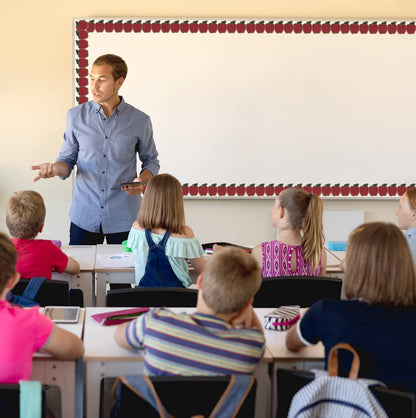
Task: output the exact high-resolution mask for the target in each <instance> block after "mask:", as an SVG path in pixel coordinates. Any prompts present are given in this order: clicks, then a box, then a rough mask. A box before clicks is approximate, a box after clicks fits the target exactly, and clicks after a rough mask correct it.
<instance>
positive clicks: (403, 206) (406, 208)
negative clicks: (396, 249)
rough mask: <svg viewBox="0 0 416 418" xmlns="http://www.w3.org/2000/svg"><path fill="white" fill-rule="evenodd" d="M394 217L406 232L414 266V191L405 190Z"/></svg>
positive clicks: (415, 212)
mask: <svg viewBox="0 0 416 418" xmlns="http://www.w3.org/2000/svg"><path fill="white" fill-rule="evenodd" d="M396 216H397V223H398V225H399V228H400V229H405V230H406V234H405V235H406V238H407V242H408V243H409V246H410V251H411V253H412V257H413V262H414V263H415V264H416V189H410V190H407V191H406V193H405V194H404V195H403V196H402V197H401V198H400V203H399V207H398V209H397V210H396Z"/></svg>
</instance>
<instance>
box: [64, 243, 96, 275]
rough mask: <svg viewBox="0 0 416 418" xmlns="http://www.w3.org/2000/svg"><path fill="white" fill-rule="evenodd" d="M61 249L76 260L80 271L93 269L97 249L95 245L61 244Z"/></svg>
mask: <svg viewBox="0 0 416 418" xmlns="http://www.w3.org/2000/svg"><path fill="white" fill-rule="evenodd" d="M61 250H62V251H63V252H64V253H65V254H66V255H67V256H68V257H72V258H73V259H74V260H76V261H78V263H79V265H80V267H81V271H94V268H95V254H96V250H97V247H96V246H95V245H63V246H62V247H61Z"/></svg>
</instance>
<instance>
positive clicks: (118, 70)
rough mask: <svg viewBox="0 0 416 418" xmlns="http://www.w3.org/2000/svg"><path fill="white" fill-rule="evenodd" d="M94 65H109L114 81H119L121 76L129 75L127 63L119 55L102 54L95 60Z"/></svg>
mask: <svg viewBox="0 0 416 418" xmlns="http://www.w3.org/2000/svg"><path fill="white" fill-rule="evenodd" d="M93 65H109V66H110V67H111V74H112V75H113V78H114V81H117V80H118V79H119V78H120V77H123V78H124V79H125V78H126V77H127V64H126V62H125V61H124V60H123V58H121V57H119V56H118V55H114V54H105V55H101V56H100V57H98V58H97V59H96V60H95V61H94V64H93Z"/></svg>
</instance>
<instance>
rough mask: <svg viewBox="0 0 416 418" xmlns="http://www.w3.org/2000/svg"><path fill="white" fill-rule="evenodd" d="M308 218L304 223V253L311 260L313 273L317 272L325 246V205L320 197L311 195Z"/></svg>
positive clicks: (306, 217)
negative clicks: (323, 219) (323, 221)
mask: <svg viewBox="0 0 416 418" xmlns="http://www.w3.org/2000/svg"><path fill="white" fill-rule="evenodd" d="M309 196H310V200H309V205H308V208H307V210H306V216H305V217H304V219H303V222H302V231H303V239H302V251H303V255H304V257H305V258H306V259H307V260H309V262H310V264H311V269H312V271H315V270H316V268H317V267H318V266H319V262H320V261H321V256H322V249H323V246H324V241H325V238H324V228H323V223H322V217H323V204H322V200H321V198H320V197H319V196H317V195H314V194H310V195H309Z"/></svg>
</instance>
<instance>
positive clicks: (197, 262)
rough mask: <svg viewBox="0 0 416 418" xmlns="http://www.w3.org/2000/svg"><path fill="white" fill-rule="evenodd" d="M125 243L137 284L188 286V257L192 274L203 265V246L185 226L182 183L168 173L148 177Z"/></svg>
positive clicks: (141, 285)
mask: <svg viewBox="0 0 416 418" xmlns="http://www.w3.org/2000/svg"><path fill="white" fill-rule="evenodd" d="M127 245H128V247H129V248H131V249H132V251H133V254H134V259H135V274H136V285H137V287H188V286H190V285H191V283H192V282H191V278H190V277H189V270H188V260H189V261H190V263H191V265H192V267H193V268H194V269H195V271H196V273H197V274H199V273H201V272H202V271H203V269H204V267H205V258H204V256H203V249H202V247H201V244H200V243H199V241H198V240H197V239H196V238H195V236H194V233H193V231H192V229H191V228H190V227H189V226H186V225H185V209H184V204H183V195H182V186H181V184H180V182H179V181H178V180H177V179H176V178H175V177H173V176H172V175H170V174H159V175H156V176H154V177H152V178H151V179H150V181H149V183H148V184H147V186H146V189H145V194H144V198H143V203H142V206H141V208H140V212H139V215H138V219H137V221H135V222H134V223H133V226H132V228H131V230H130V233H129V238H128V241H127Z"/></svg>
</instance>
